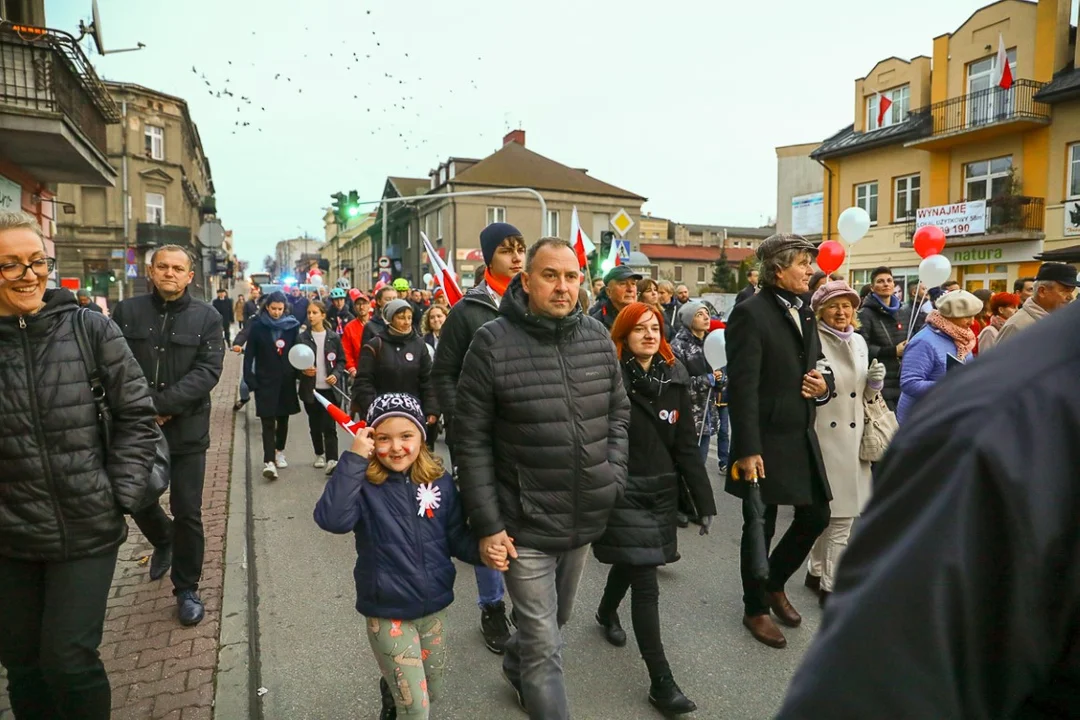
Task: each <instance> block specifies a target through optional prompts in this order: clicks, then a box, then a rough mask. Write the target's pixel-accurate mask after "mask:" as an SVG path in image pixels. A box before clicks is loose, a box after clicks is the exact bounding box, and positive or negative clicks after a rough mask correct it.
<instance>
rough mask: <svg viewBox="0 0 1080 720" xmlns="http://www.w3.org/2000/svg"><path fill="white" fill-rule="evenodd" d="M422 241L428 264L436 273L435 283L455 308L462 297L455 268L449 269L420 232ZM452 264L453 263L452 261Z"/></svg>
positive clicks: (425, 236)
mask: <svg viewBox="0 0 1080 720" xmlns="http://www.w3.org/2000/svg"><path fill="white" fill-rule="evenodd" d="M420 239H421V240H423V241H424V250H426V251H427V255H428V262H429V263H431V267H432V269H434V271H435V272H433V273H432V275H434V276H435V281H436V282H437V283H439V286H440V287H441V288H442V289H443V290H444V291H445V292H446V301H447V302H449V303H450V307H453V306H454V305H456V304H457V301H458V300H460V299H461V297H462V292H461V288H459V287H458V284H457V279H456V278H455V277H454V269H453V267H447V265H446V263H445V262H444V261H443V259H442V257H441V256H440V255H439V253H437V252H435V248H433V247H432V246H431V241H430V240H428V236H427V235H426V234H425V233H424V232H423V231H421V232H420ZM451 262H453V261H452V260H451Z"/></svg>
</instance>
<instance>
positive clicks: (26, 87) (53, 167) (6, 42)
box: [0, 24, 120, 186]
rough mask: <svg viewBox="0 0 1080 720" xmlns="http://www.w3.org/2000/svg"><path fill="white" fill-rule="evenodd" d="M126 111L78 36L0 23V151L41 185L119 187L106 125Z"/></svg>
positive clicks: (113, 121) (118, 119) (116, 120)
mask: <svg viewBox="0 0 1080 720" xmlns="http://www.w3.org/2000/svg"><path fill="white" fill-rule="evenodd" d="M117 122H120V113H119V111H118V110H117V107H116V104H115V103H114V102H113V101H112V98H111V97H110V96H109V92H108V90H107V89H106V87H105V85H104V84H103V83H102V82H101V80H99V79H98V76H97V74H96V73H95V72H94V68H93V67H92V66H91V65H90V61H89V60H87V58H86V56H85V55H84V54H83V52H82V49H81V48H80V47H79V45H78V43H76V42H75V39H74V38H73V37H71V36H70V35H68V34H67V33H64V32H60V31H57V30H46V29H44V28H33V27H26V26H19V25H11V24H4V25H3V26H0V154H3V155H5V156H6V157H7V158H8V159H9V160H11V161H12V162H13V163H15V164H16V165H18V166H20V167H22V168H23V169H24V170H26V171H27V172H29V173H30V174H31V175H33V176H34V177H35V178H37V179H38V180H39V181H40V182H42V183H60V182H68V183H79V184H83V185H110V186H111V185H115V183H116V170H115V169H114V168H113V167H112V166H111V165H110V164H109V161H108V157H107V148H106V126H107V125H108V124H110V123H117Z"/></svg>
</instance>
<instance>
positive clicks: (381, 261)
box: [379, 255, 390, 270]
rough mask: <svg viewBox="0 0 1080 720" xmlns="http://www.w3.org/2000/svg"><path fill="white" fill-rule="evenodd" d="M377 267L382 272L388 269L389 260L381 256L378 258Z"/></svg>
mask: <svg viewBox="0 0 1080 720" xmlns="http://www.w3.org/2000/svg"><path fill="white" fill-rule="evenodd" d="M379 267H380V268H382V269H383V270H385V269H387V268H388V267H390V258H389V257H387V256H386V255H383V256H382V257H380V258H379Z"/></svg>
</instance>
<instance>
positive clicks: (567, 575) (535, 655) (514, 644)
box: [503, 545, 589, 720]
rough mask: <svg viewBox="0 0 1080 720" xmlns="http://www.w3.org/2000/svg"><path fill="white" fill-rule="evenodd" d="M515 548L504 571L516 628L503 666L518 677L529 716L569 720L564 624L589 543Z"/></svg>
mask: <svg viewBox="0 0 1080 720" xmlns="http://www.w3.org/2000/svg"><path fill="white" fill-rule="evenodd" d="M517 552H518V558H517V560H511V561H510V569H509V570H508V571H507V572H506V587H507V589H508V590H509V591H510V598H511V599H512V600H513V601H514V613H515V615H516V616H517V630H516V631H515V632H514V634H513V635H511V636H510V640H509V641H508V642H507V643H506V655H505V656H503V672H505V673H506V676H507V677H508V678H509V679H510V680H511V681H512V682H514V683H520V686H521V692H522V695H523V696H524V699H525V707H526V708H527V709H528V711H529V718H531V720H569V718H570V704H569V702H568V701H567V699H566V682H565V680H564V679H563V663H562V649H563V644H564V643H563V637H562V627H563V625H565V624H566V623H567V621H569V620H570V613H571V611H572V610H573V609H574V597H575V596H576V595H577V591H578V585H579V584H580V582H581V574H582V572H583V571H584V570H585V562H586V560H587V559H588V557H589V546H588V545H586V546H585V547H580V548H577V549H576V550H570V551H568V552H560V553H546V552H542V551H540V550H533V549H532V548H526V547H520V546H519V547H518V548H517Z"/></svg>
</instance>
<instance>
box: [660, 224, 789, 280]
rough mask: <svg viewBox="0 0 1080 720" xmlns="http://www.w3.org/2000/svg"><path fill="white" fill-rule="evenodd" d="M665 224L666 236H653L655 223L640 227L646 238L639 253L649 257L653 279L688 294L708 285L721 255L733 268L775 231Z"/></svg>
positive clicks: (728, 226)
mask: <svg viewBox="0 0 1080 720" xmlns="http://www.w3.org/2000/svg"><path fill="white" fill-rule="evenodd" d="M665 223H666V224H667V237H657V236H658V235H660V232H659V224H656V225H655V226H654V225H652V224H649V225H643V228H644V229H646V230H648V231H649V235H650V236H649V237H648V238H647V240H648V242H645V241H643V242H642V243H641V245H640V249H641V252H642V253H644V254H645V255H646V256H647V257H648V258H649V261H650V265H651V275H652V277H653V278H654V279H657V280H670V281H671V282H673V283H676V284H683V285H686V286H687V287H688V288H689V289H690V292H691V293H695V292H697V291H698V290H701V289H704V288H705V287H706V286H710V285H712V282H713V271H714V269H715V267H716V263H717V261H718V260H719V259H720V255H721V253H723V255H724V256H725V257H726V258H727V262H728V265H730V266H731V267H732V268H733V269H736V268H738V267H739V265H740V264H741V263H742V262H743V261H744V260H746V259H747V258H749V257H752V256H753V255H754V253H755V251H756V250H757V246H758V245H759V244H761V241H762V240H764V239H765V238H767V237H769V236H770V235H772V234H773V233H774V232H775V231H776V228H774V227H772V226H766V227H760V228H747V227H736V226H733V225H693V224H689V223H687V224H682V223H676V222H671V221H665ZM654 227H655V228H656V230H655V231H654Z"/></svg>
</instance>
